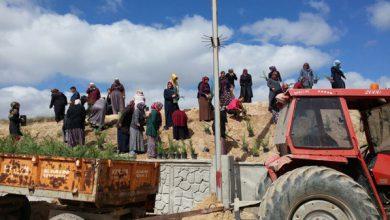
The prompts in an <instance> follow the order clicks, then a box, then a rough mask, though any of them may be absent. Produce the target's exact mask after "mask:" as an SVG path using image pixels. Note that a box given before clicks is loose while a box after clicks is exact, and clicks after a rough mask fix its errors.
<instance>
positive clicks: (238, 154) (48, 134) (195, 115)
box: [0, 102, 365, 163]
mask: <svg viewBox="0 0 390 220" xmlns="http://www.w3.org/2000/svg"><path fill="white" fill-rule="evenodd" d="M244 107H245V108H246V110H247V117H246V118H245V120H244V119H241V120H237V119H235V118H233V117H228V123H227V129H226V130H227V136H228V137H227V139H226V147H227V149H228V155H232V156H234V158H235V159H236V161H248V162H261V163H263V162H265V160H266V159H267V158H268V157H269V156H270V155H272V154H276V153H277V151H276V148H275V146H274V144H273V136H274V130H275V125H274V124H272V123H271V114H270V113H269V112H268V110H267V103H266V102H255V103H251V104H244ZM185 111H186V113H187V115H188V118H189V123H188V127H189V129H190V133H191V138H190V139H188V140H186V141H184V143H185V144H186V146H187V149H188V146H189V142H190V140H191V141H192V143H193V146H194V148H195V151H196V152H197V153H198V158H203V159H211V157H212V156H213V155H214V152H215V147H214V135H213V134H212V127H211V126H212V122H200V121H199V120H198V119H199V111H198V109H197V108H193V109H187V110H185ZM162 115H164V112H162ZM351 117H352V121H353V122H354V125H355V126H354V128H355V132H357V136H358V141H359V143H362V144H361V145H363V144H364V143H365V141H364V135H363V132H361V131H360V129H359V128H360V121H359V113H358V112H354V111H352V112H351ZM117 118H118V116H117V115H109V116H106V124H107V127H108V128H107V129H105V130H104V132H105V133H106V135H107V137H106V141H105V142H106V143H112V144H114V145H116V143H117V141H116V140H117V137H116V135H117V132H116V128H115V122H116V121H117ZM32 121H33V122H30V123H28V124H27V126H25V127H22V131H23V132H24V133H30V134H31V135H32V136H33V137H36V138H37V140H43V139H44V138H53V139H55V140H58V141H62V140H63V136H62V122H60V123H56V122H55V121H50V120H38V121H35V122H34V120H32ZM163 121H165V119H164V118H163ZM247 123H250V124H251V125H252V127H253V131H254V137H249V132H248V129H247ZM207 130H208V131H210V132H211V134H210V133H209V132H207ZM7 135H8V122H7V121H2V122H0V137H4V136H7ZM172 136H173V134H172V129H170V130H163V129H161V139H162V141H163V143H164V144H165V147H168V144H167V143H168V139H169V138H172ZM244 139H245V142H247V143H248V147H249V149H252V148H253V147H254V146H255V145H256V140H257V141H258V143H259V142H263V143H265V144H263V145H265V146H260V151H259V156H253V155H252V154H251V153H249V152H246V151H244V150H243V148H242V147H243V141H244ZM96 141H97V137H96V135H95V132H94V130H93V129H92V128H90V127H87V128H86V144H87V145H91V146H92V145H94V144H96ZM145 143H146V142H145ZM179 144H180V145H182V143H180V142H179ZM205 148H208V149H209V152H205V151H204V149H205ZM249 151H250V150H249ZM137 158H138V159H146V158H147V157H146V155H145V154H141V155H138V156H137Z"/></svg>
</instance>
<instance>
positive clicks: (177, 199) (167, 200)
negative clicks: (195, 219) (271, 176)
mask: <svg viewBox="0 0 390 220" xmlns="http://www.w3.org/2000/svg"><path fill="white" fill-rule="evenodd" d="M158 162H160V184H159V190H158V194H157V195H156V203H155V213H156V214H171V213H178V212H185V211H190V210H192V209H193V208H194V207H196V205H197V204H198V203H199V202H201V201H202V200H203V199H204V198H205V197H207V196H209V195H210V193H211V192H215V170H214V164H213V162H212V160H158ZM266 177H267V170H266V169H265V168H264V166H263V165H262V164H260V163H246V162H234V161H233V160H232V158H230V157H227V156H223V157H222V182H223V187H222V189H223V197H224V198H223V203H224V205H226V206H229V205H230V204H232V203H233V200H234V198H239V199H240V200H242V201H255V200H260V198H259V195H258V190H259V185H260V184H262V183H263V182H264V181H265V178H266Z"/></svg>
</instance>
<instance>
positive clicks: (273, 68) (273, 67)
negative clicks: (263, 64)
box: [269, 66, 277, 72]
mask: <svg viewBox="0 0 390 220" xmlns="http://www.w3.org/2000/svg"><path fill="white" fill-rule="evenodd" d="M269 70H270V71H272V72H273V71H277V69H276V67H275V66H270V67H269Z"/></svg>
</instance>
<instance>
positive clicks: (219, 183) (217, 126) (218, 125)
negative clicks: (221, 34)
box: [212, 0, 222, 201]
mask: <svg viewBox="0 0 390 220" xmlns="http://www.w3.org/2000/svg"><path fill="white" fill-rule="evenodd" d="M212 13H213V36H212V46H213V66H214V71H213V73H214V105H215V106H214V120H215V121H214V122H215V123H214V125H215V128H214V131H215V133H214V138H215V156H214V161H215V168H216V172H215V174H216V175H215V177H216V181H215V182H216V190H217V197H218V200H219V201H222V172H221V117H220V105H219V57H218V52H219V46H220V45H219V39H218V14H217V0H212Z"/></svg>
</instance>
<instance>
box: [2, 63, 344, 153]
mask: <svg viewBox="0 0 390 220" xmlns="http://www.w3.org/2000/svg"><path fill="white" fill-rule="evenodd" d="M269 70H270V72H269V73H268V76H266V77H265V78H266V81H267V86H268V87H269V107H268V110H269V111H270V112H271V113H272V115H273V120H274V122H275V123H276V121H277V116H278V112H279V107H278V101H277V100H278V99H277V97H278V95H279V94H281V93H284V92H286V91H287V89H288V88H289V86H288V85H287V84H285V83H283V81H282V77H281V74H280V72H279V71H278V70H277V68H276V67H275V66H271V67H269ZM327 78H328V80H329V81H330V82H331V85H332V88H345V83H344V80H343V79H345V78H346V77H345V75H344V73H343V71H342V69H341V62H340V61H339V60H335V61H334V65H333V66H332V68H331V77H327ZM237 80H238V77H237V75H236V74H235V73H234V70H233V69H229V70H228V71H227V73H225V71H222V72H221V73H220V75H219V88H220V90H219V97H220V107H221V108H220V109H221V131H222V132H221V137H222V139H223V143H224V138H225V137H226V134H225V130H226V128H225V126H226V123H227V114H231V115H233V116H234V117H239V116H240V114H243V115H245V114H246V112H245V109H244V107H243V105H242V103H250V102H252V98H253V91H252V76H251V74H249V73H248V70H247V69H243V71H242V74H241V76H240V77H239V85H240V95H239V97H238V98H236V97H235V95H234V89H235V81H237ZM318 80H319V78H318V77H317V76H316V75H315V74H314V72H313V70H312V69H311V68H310V65H309V64H308V63H305V64H304V65H303V67H302V69H301V71H300V73H299V77H298V79H297V82H296V83H295V84H294V88H296V89H301V88H302V89H311V88H312V87H313V85H314V84H316V83H317V81H318ZM179 92H180V91H179V78H178V76H177V75H176V74H175V73H173V74H172V75H171V78H170V79H169V81H168V82H167V86H166V88H165V89H164V95H163V97H164V104H163V103H161V102H154V103H153V104H152V105H151V110H150V111H149V109H148V107H147V106H146V104H145V101H146V99H145V96H144V94H143V92H142V91H141V90H137V92H136V94H135V95H134V96H133V98H132V99H131V101H130V102H129V103H128V105H127V106H125V97H126V96H125V87H124V86H123V85H122V83H121V82H120V81H119V79H118V78H115V80H114V82H113V83H112V85H111V87H110V88H109V89H108V94H107V97H102V96H101V93H100V90H99V88H97V87H96V85H95V84H94V83H90V84H89V86H88V88H87V90H86V96H81V95H80V93H79V92H78V91H77V88H76V87H75V86H72V87H71V88H70V93H71V94H72V95H71V98H70V101H69V102H68V100H67V97H66V96H65V94H63V93H62V92H60V91H59V90H58V89H52V90H51V101H50V105H49V107H50V108H54V113H55V121H56V122H57V123H59V122H60V121H62V120H63V134H64V141H65V142H66V143H67V144H68V145H69V146H71V147H74V146H77V145H84V144H85V126H86V122H88V123H89V124H90V126H92V127H93V128H97V129H103V127H104V125H105V116H106V114H118V115H119V116H118V122H117V141H118V150H119V152H120V153H128V152H130V153H131V154H137V153H145V152H147V154H148V156H149V157H151V158H155V157H156V146H157V145H158V144H159V142H160V141H161V140H160V137H159V133H160V132H159V130H160V128H161V126H162V123H163V122H162V116H161V110H162V109H163V108H164V111H165V125H164V129H165V130H168V129H170V128H171V127H172V128H173V129H172V133H173V138H174V139H176V140H183V139H187V138H189V136H190V134H189V129H188V126H187V123H188V117H187V115H186V113H185V111H183V110H181V109H180V108H179V100H180V98H181V96H180V93H179ZM197 98H198V103H199V121H206V122H208V121H212V120H213V119H214V106H213V105H212V99H213V93H212V90H211V86H210V84H209V78H208V77H207V76H204V77H203V78H202V80H201V82H199V84H198V93H197ZM85 103H87V109H85V108H84V104H85ZM67 105H69V107H68V110H67V111H66V114H65V108H66V106H67ZM19 110H20V104H19V103H17V102H12V103H11V110H10V111H9V120H10V125H9V130H10V134H11V136H12V137H13V138H14V139H16V140H18V139H19V138H20V136H21V135H22V133H21V131H20V124H21V123H22V122H23V118H21V117H20V115H19ZM145 127H146V130H145ZM145 131H146V136H147V144H146V146H147V149H145V144H144V132H145ZM223 145H224V144H223ZM223 149H225V148H224V146H223ZM224 151H225V150H224ZM225 152H226V151H225Z"/></svg>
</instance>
